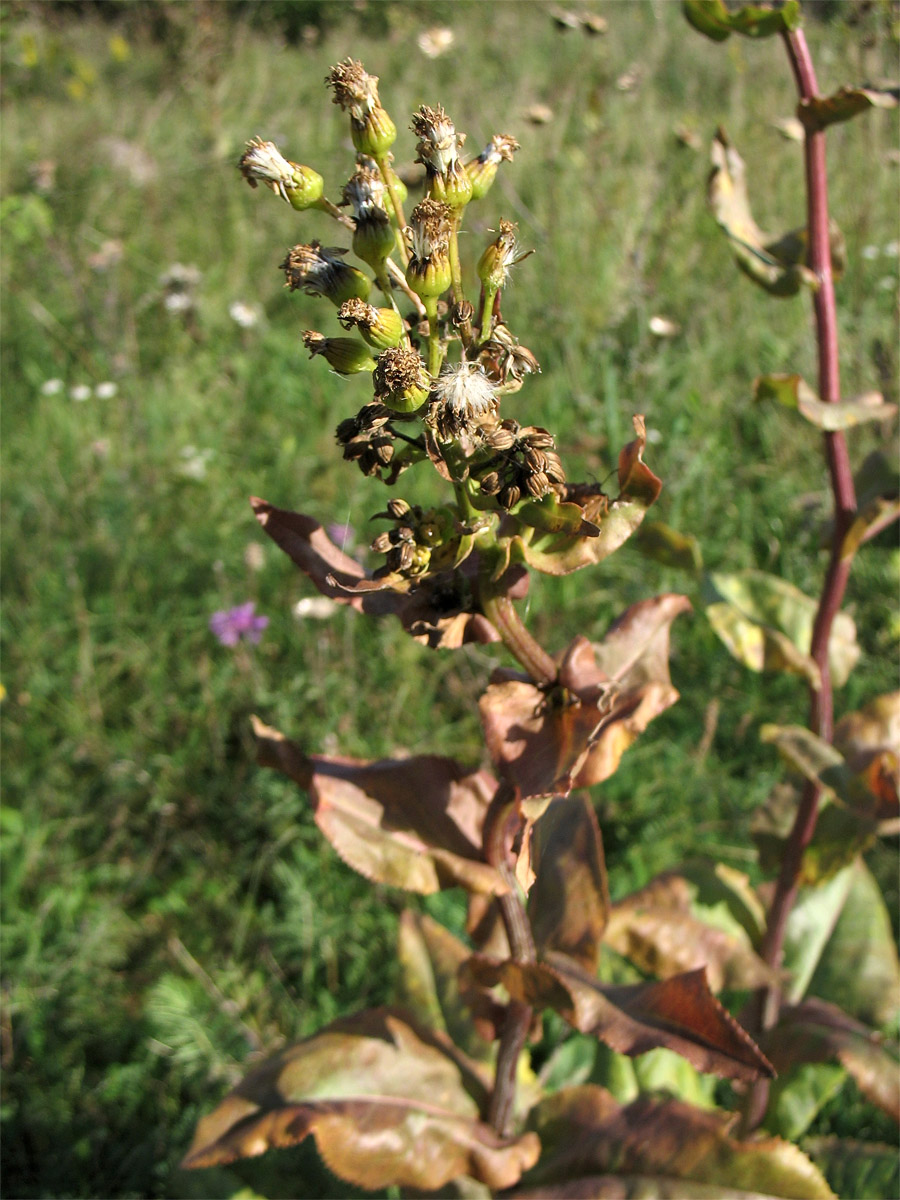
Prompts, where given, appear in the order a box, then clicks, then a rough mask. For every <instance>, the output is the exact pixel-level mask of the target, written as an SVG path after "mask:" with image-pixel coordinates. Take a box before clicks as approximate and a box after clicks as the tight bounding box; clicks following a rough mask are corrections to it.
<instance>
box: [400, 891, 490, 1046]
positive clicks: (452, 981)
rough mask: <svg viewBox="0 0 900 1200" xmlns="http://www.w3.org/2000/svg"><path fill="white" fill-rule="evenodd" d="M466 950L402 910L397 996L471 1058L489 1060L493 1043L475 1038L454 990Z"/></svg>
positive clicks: (440, 927) (421, 916)
mask: <svg viewBox="0 0 900 1200" xmlns="http://www.w3.org/2000/svg"><path fill="white" fill-rule="evenodd" d="M470 954H471V950H470V949H469V948H468V946H466V945H465V944H464V943H463V942H461V941H460V940H459V938H456V937H454V936H453V934H452V933H450V931H449V930H447V929H445V928H444V926H443V925H440V924H439V923H438V922H437V921H435V920H433V919H432V918H431V917H429V916H428V915H427V914H419V913H413V912H410V910H409V909H404V911H403V913H402V914H401V917H400V927H399V930H398V934H397V956H398V958H399V960H400V985H399V999H400V1001H401V1002H402V1003H403V1004H404V1005H405V1006H406V1007H407V1008H409V1010H410V1012H412V1013H413V1015H414V1016H416V1017H417V1018H418V1019H419V1020H420V1021H421V1022H422V1023H423V1024H425V1025H427V1026H428V1027H429V1028H432V1029H439V1030H441V1031H442V1032H444V1033H446V1034H447V1036H448V1037H450V1038H451V1039H452V1041H453V1042H454V1043H455V1044H456V1045H457V1046H459V1047H460V1048H461V1049H462V1050H464V1051H465V1053H466V1054H468V1056H469V1057H470V1058H472V1059H474V1060H475V1061H476V1062H489V1061H491V1059H492V1057H493V1046H492V1043H491V1042H489V1041H487V1040H485V1039H484V1038H482V1037H480V1036H479V1034H478V1032H477V1030H476V1028H475V1025H474V1023H473V1020H472V1015H473V1014H472V1010H471V1009H470V1007H469V1006H468V1004H467V1003H466V1002H465V1001H464V1000H463V998H462V996H461V995H460V990H459V969H460V967H461V966H462V964H463V963H464V962H465V961H466V960H467V959H468V957H469V955H470Z"/></svg>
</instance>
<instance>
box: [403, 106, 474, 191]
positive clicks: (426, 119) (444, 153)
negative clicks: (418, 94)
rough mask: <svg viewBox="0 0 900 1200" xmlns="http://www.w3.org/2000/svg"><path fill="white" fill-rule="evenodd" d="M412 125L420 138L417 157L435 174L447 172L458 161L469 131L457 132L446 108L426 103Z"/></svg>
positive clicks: (416, 114) (415, 114) (417, 159)
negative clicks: (432, 106)
mask: <svg viewBox="0 0 900 1200" xmlns="http://www.w3.org/2000/svg"><path fill="white" fill-rule="evenodd" d="M411 128H412V131H413V133H414V134H415V135H416V137H417V138H419V142H418V145H417V146H416V161H417V162H421V163H424V164H425V166H426V167H427V168H428V170H429V171H430V172H432V173H434V174H435V175H446V174H447V172H448V171H449V170H450V168H451V167H452V166H453V165H454V164H455V163H456V160H457V158H458V157H459V152H460V150H461V149H462V146H463V143H464V142H465V140H466V135H465V134H464V133H457V132H456V127H455V126H454V124H453V122H452V121H451V120H450V118H449V117H448V116H447V114H446V113H445V112H444V110H443V108H441V107H440V106H438V107H437V108H429V107H428V105H426V104H423V105H422V106H421V108H420V109H419V111H418V112H417V113H414V114H413V119H412V126H411Z"/></svg>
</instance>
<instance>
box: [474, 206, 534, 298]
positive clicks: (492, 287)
mask: <svg viewBox="0 0 900 1200" xmlns="http://www.w3.org/2000/svg"><path fill="white" fill-rule="evenodd" d="M518 251H519V246H518V243H517V242H516V226H515V225H514V224H513V223H512V221H501V222H500V235H499V237H497V238H496V239H495V240H494V241H493V242H491V244H490V245H489V246H488V247H487V249H486V250H485V252H484V254H482V256H481V258H479V260H478V267H477V270H478V278H479V279H480V280H481V282H482V283H483V284H484V287H485V291H488V292H497V291H498V290H499V289H500V288H502V287H505V286H506V281H507V279H508V278H509V268H510V267H513V266H515V264H516V263H518V262H521V261H522V259H523V258H527V257H528V255H529V254H531V253H533V252H532V251H531V250H527V251H526V252H525V254H519V252H518Z"/></svg>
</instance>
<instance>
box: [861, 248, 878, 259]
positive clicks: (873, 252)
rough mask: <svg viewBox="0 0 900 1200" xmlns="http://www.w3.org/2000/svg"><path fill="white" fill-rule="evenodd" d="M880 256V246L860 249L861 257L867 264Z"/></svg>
mask: <svg viewBox="0 0 900 1200" xmlns="http://www.w3.org/2000/svg"><path fill="white" fill-rule="evenodd" d="M880 254H881V247H880V246H863V248H862V256H863V258H864V259H866V260H867V261H868V262H872V260H873V259H875V258H878V256H879V255H880Z"/></svg>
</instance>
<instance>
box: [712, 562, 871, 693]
mask: <svg viewBox="0 0 900 1200" xmlns="http://www.w3.org/2000/svg"><path fill="white" fill-rule="evenodd" d="M704 599H705V601H706V613H707V616H708V617H709V621H710V624H711V625H712V627H713V629H714V630H715V632H716V634H717V635H718V637H719V638H720V639H721V640H722V641H723V642H724V643H725V645H726V646H727V647H728V649H729V651H730V652H731V654H732V655H733V656H734V657H735V658H736V659H738V661H739V662H742V663H744V665H745V666H747V667H749V668H750V669H751V670H753V671H787V672H789V673H791V674H797V675H802V676H804V677H805V678H807V679H808V680H809V681H810V683H812V684H813V685H814V686H818V685H819V683H820V682H821V681H820V678H819V670H818V667H817V666H816V664H815V663H814V662H813V660H812V659H811V658H810V657H809V646H810V642H811V639H812V627H813V621H814V619H815V614H816V602H815V600H812V599H810V597H809V596H805V595H804V594H803V592H801V591H800V590H799V588H795V587H794V586H793V584H791V583H788V582H787V581H786V580H784V579H781V578H779V577H778V576H777V575H769V574H766V572H764V571H754V570H748V571H739V572H736V573H735V574H733V575H726V574H721V573H717V574H713V575H707V576H706V577H705V579H704ZM859 653H860V651H859V646H858V645H857V642H856V626H855V625H854V623H853V621H852V619H851V618H850V617H849V616H848V615H847V614H846V613H838V614H837V616H836V617H835V619H834V624H833V625H832V631H831V641H830V642H829V646H828V660H829V667H830V668H831V678H832V683H833V684H834V686H835V687H841V686H842V685H843V684H844V683H846V681H847V678H848V677H849V675H850V671H851V670H852V669H853V666H854V665H855V663H856V660H857V659H858V658H859Z"/></svg>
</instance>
